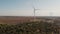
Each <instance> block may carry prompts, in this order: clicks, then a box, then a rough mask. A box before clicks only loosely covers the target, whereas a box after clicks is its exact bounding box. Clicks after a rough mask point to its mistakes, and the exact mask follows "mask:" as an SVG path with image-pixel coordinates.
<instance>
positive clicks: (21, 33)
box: [0, 16, 60, 34]
mask: <svg viewBox="0 0 60 34" xmlns="http://www.w3.org/2000/svg"><path fill="white" fill-rule="evenodd" d="M59 18H60V17H51V18H50V17H36V18H35V20H36V21H34V17H16V16H14V17H12V16H4V17H2V16H1V17H0V22H1V23H0V33H1V34H60V19H59Z"/></svg>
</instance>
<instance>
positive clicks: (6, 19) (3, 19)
mask: <svg viewBox="0 0 60 34" xmlns="http://www.w3.org/2000/svg"><path fill="white" fill-rule="evenodd" d="M33 20H34V17H31V16H30V17H29V16H28V17H26V16H0V23H2V24H5V23H6V24H18V23H24V22H31V21H33ZM35 20H36V21H48V22H52V21H53V22H60V17H36V18H35Z"/></svg>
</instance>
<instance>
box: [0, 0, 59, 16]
mask: <svg viewBox="0 0 60 34" xmlns="http://www.w3.org/2000/svg"><path fill="white" fill-rule="evenodd" d="M33 6H34V8H35V9H40V10H36V11H35V15H36V16H60V0H0V16H34V8H33Z"/></svg>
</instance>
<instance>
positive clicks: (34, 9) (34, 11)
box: [32, 6, 40, 22]
mask: <svg viewBox="0 0 60 34" xmlns="http://www.w3.org/2000/svg"><path fill="white" fill-rule="evenodd" d="M32 7H33V13H34V22H35V21H36V15H35V14H36V11H37V10H40V9H36V8H35V7H34V6H32Z"/></svg>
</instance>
